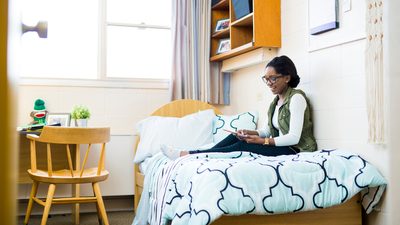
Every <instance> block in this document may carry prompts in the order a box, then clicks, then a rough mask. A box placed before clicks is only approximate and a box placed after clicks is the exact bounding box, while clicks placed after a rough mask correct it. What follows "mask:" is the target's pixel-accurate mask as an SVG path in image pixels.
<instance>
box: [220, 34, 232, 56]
mask: <svg viewBox="0 0 400 225" xmlns="http://www.w3.org/2000/svg"><path fill="white" fill-rule="evenodd" d="M229 50H231V41H230V40H229V38H225V39H221V40H219V45H218V49H217V54H221V53H224V52H227V51H229Z"/></svg>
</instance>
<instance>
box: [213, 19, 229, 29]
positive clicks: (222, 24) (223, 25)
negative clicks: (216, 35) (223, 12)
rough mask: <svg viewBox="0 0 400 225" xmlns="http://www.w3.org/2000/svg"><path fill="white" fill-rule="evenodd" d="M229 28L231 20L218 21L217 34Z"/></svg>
mask: <svg viewBox="0 0 400 225" xmlns="http://www.w3.org/2000/svg"><path fill="white" fill-rule="evenodd" d="M228 27H229V18H228V19H222V20H218V21H217V24H216V25H215V32H217V31H220V30H223V29H226V28H228Z"/></svg>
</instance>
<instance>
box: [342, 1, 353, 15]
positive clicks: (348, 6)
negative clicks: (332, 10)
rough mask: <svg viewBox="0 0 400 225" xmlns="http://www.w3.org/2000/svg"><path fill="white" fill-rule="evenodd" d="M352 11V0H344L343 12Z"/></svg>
mask: <svg viewBox="0 0 400 225" xmlns="http://www.w3.org/2000/svg"><path fill="white" fill-rule="evenodd" d="M349 11H351V0H342V12H344V13H345V12H349Z"/></svg>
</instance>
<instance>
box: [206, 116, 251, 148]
mask: <svg viewBox="0 0 400 225" xmlns="http://www.w3.org/2000/svg"><path fill="white" fill-rule="evenodd" d="M257 121H258V112H257V111H251V112H245V113H241V114H237V115H231V116H228V115H217V116H216V117H215V119H214V122H213V123H214V124H213V136H214V137H213V138H214V143H218V142H220V141H222V140H223V139H224V138H226V137H227V136H228V135H229V133H228V132H226V131H224V130H223V129H227V130H233V131H237V130H240V129H247V130H255V129H256V128H257Z"/></svg>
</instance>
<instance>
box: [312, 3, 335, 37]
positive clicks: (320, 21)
mask: <svg viewBox="0 0 400 225" xmlns="http://www.w3.org/2000/svg"><path fill="white" fill-rule="evenodd" d="M338 13H339V5H338V1H337V0H325V1H321V0H308V17H309V19H308V20H309V21H308V22H309V29H310V34H311V35H318V34H322V33H325V32H327V31H330V30H333V29H337V28H339V20H338V18H339V16H338Z"/></svg>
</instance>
